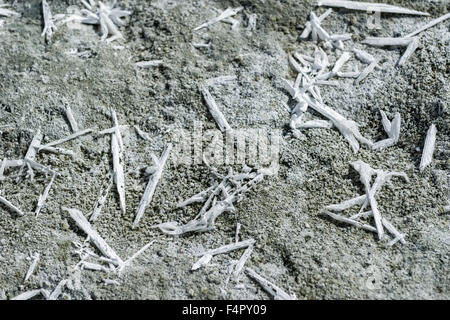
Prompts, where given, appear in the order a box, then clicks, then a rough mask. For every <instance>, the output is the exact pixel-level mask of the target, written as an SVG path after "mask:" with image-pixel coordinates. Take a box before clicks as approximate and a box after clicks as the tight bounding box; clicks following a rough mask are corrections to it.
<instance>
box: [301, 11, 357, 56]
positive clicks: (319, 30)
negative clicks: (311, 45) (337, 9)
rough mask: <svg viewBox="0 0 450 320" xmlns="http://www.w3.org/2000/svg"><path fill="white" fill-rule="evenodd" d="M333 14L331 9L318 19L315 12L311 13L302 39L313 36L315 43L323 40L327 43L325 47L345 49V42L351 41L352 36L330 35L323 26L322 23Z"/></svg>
mask: <svg viewBox="0 0 450 320" xmlns="http://www.w3.org/2000/svg"><path fill="white" fill-rule="evenodd" d="M331 12H332V10H331V9H328V10H327V11H326V12H325V13H324V14H322V15H321V16H319V17H317V16H316V14H315V13H314V12H311V13H310V15H309V21H308V22H307V23H306V25H305V29H304V30H303V33H302V34H301V35H300V38H301V39H307V38H308V37H309V36H311V39H312V40H313V41H317V40H319V39H320V40H322V41H325V46H326V47H328V48H336V49H341V50H343V49H344V43H343V41H345V40H350V39H351V34H348V33H347V34H336V35H330V34H329V33H328V32H327V31H326V30H325V29H324V28H323V27H322V26H321V23H322V22H323V20H325V18H326V17H328V15H329V14H330V13H331Z"/></svg>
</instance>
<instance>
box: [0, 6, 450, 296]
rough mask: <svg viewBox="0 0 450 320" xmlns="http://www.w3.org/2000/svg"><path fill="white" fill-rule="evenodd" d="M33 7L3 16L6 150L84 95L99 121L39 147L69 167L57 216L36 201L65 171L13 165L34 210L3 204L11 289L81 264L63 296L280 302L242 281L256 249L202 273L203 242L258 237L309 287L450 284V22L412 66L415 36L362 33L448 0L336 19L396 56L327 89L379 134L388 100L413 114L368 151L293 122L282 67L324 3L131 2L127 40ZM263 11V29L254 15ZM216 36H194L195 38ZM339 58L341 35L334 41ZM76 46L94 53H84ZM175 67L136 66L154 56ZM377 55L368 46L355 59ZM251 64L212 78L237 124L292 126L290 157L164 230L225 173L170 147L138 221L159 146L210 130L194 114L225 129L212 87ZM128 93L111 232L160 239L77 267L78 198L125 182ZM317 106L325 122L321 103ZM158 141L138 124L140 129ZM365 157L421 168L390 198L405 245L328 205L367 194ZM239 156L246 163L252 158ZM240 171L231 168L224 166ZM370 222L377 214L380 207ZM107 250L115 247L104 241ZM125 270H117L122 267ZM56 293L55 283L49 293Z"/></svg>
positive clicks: (281, 279)
mask: <svg viewBox="0 0 450 320" xmlns="http://www.w3.org/2000/svg"><path fill="white" fill-rule="evenodd" d="M6 2H7V3H9V4H12V7H11V8H13V9H14V10H15V11H17V12H19V13H20V15H19V16H17V17H7V18H0V20H1V21H2V26H1V27H0V159H3V158H5V157H6V158H8V159H20V158H23V157H24V156H25V153H26V152H27V149H28V147H29V145H30V142H31V140H32V138H33V136H34V134H35V132H36V130H37V129H40V130H41V132H42V133H43V135H44V138H43V142H50V141H54V140H57V139H59V138H62V137H65V136H67V135H69V134H71V133H72V131H71V129H70V126H69V123H68V121H67V119H66V117H65V111H64V110H65V108H66V107H67V106H70V107H71V109H72V112H73V114H74V117H75V118H76V120H77V122H78V125H79V127H80V129H86V128H92V129H94V133H93V134H90V135H86V136H83V137H80V138H78V139H76V140H73V141H71V142H68V143H66V144H64V145H61V147H63V148H65V149H68V150H72V151H73V152H74V153H75V155H74V156H73V157H71V156H67V155H60V154H52V153H44V152H41V153H39V154H38V155H37V158H36V161H38V162H39V163H41V164H43V165H46V166H48V167H50V168H52V169H54V170H56V171H58V173H59V174H60V175H58V176H57V177H56V179H55V181H54V184H53V186H52V188H51V190H50V193H49V196H48V199H47V201H46V204H45V206H44V208H43V209H42V211H41V214H40V215H39V216H38V217H35V215H34V214H33V212H34V209H35V207H36V204H37V199H38V197H39V195H40V194H41V193H42V192H43V190H44V188H45V186H46V185H47V183H48V182H49V180H50V176H49V175H46V174H42V173H39V172H38V171H35V177H34V179H33V180H31V179H30V177H27V176H26V175H25V173H26V170H25V171H24V173H23V174H22V175H20V176H18V170H17V169H11V170H7V171H6V173H5V179H4V180H3V181H0V189H1V190H2V196H4V197H5V198H7V199H8V200H9V201H10V202H12V203H14V204H16V205H17V206H18V207H20V208H21V209H22V210H23V211H24V212H25V215H24V216H21V217H19V216H16V215H15V214H14V213H12V212H11V211H10V210H8V209H7V208H6V207H5V206H3V205H0V299H9V298H12V297H14V296H16V295H18V294H20V293H22V292H25V291H27V290H32V289H38V288H44V289H47V290H49V291H52V290H53V289H54V288H55V286H56V285H57V284H58V283H59V282H60V281H61V280H63V279H70V281H69V282H68V283H67V284H66V286H65V287H64V288H63V290H62V295H61V296H60V298H61V299H268V298H270V296H269V295H267V293H266V292H265V291H263V290H262V289H261V288H260V287H259V286H258V285H257V284H256V283H255V282H253V281H252V280H251V279H250V278H248V277H247V275H245V274H241V275H240V277H239V279H238V281H235V280H233V279H232V280H231V281H229V282H227V281H226V280H227V277H228V275H229V270H230V265H231V266H232V263H233V262H235V261H236V260H237V259H239V257H240V255H241V254H242V252H243V250H239V251H235V252H232V253H230V254H225V255H219V256H216V257H214V258H213V260H212V261H211V262H210V264H209V265H207V266H205V267H203V268H200V269H199V270H196V271H191V270H190V269H191V266H192V264H193V263H194V262H195V261H196V259H197V257H195V256H194V253H195V252H198V251H199V250H202V249H210V248H216V247H219V246H221V245H224V244H228V243H230V242H231V241H234V237H235V230H236V225H237V223H240V224H241V232H240V239H248V238H254V239H255V240H256V244H255V248H254V251H253V253H252V255H251V256H250V259H249V260H248V261H247V264H246V266H248V267H251V268H252V269H253V270H255V271H256V272H258V273H259V274H260V275H262V276H263V277H265V278H266V279H268V280H270V281H272V282H273V283H275V284H277V285H278V286H279V287H281V288H283V289H284V290H285V291H286V292H288V293H294V294H295V295H296V296H297V298H298V299H449V298H450V277H449V274H450V269H449V264H450V261H449V252H450V232H449V231H450V230H449V227H450V224H449V215H448V213H445V212H444V209H443V208H444V206H446V205H448V200H449V199H450V194H449V193H450V192H449V182H450V175H449V172H450V171H449V169H450V160H449V147H450V138H449V119H450V118H449V115H450V109H449V89H450V88H449V81H448V75H449V74H448V73H449V66H450V63H449V58H450V23H449V21H450V20H447V21H446V22H444V23H441V24H439V25H437V26H435V27H433V28H431V29H429V30H427V31H425V32H423V33H421V34H420V45H419V48H418V49H417V50H416V51H415V52H414V54H413V55H412V56H411V58H410V59H409V60H408V61H407V63H406V64H405V66H403V67H398V66H396V63H397V61H398V59H399V57H400V56H401V55H402V53H403V50H404V49H403V48H391V49H389V48H388V49H386V48H374V47H369V46H365V45H362V44H361V43H360V42H361V40H363V39H364V38H365V37H367V36H378V37H381V36H385V37H398V36H402V35H405V34H407V33H409V32H412V31H414V30H415V29H417V28H418V27H419V26H421V25H423V24H425V23H426V22H428V21H430V20H431V19H432V18H437V17H439V16H441V15H443V14H445V13H447V12H448V10H449V8H450V5H449V2H448V1H447V0H418V1H413V0H403V1H400V0H389V1H382V2H384V3H390V4H394V5H402V6H405V7H408V8H411V9H415V10H421V11H426V12H429V13H430V15H431V16H430V17H420V16H405V15H394V14H382V15H381V21H380V28H379V29H370V28H369V27H368V23H367V21H368V17H370V15H368V14H366V13H364V12H354V11H349V10H340V9H336V10H334V12H333V13H332V14H331V15H330V16H329V17H328V18H327V19H326V20H325V21H324V22H323V23H322V26H323V27H324V28H325V29H326V30H327V31H328V32H329V33H331V34H334V33H339V34H340V33H352V34H353V36H352V40H350V41H346V42H345V47H346V48H347V49H351V48H354V47H355V48H361V49H364V50H366V51H367V52H369V53H370V54H372V55H374V56H376V57H378V58H380V59H381V62H380V66H381V68H380V69H378V70H375V71H374V72H373V73H371V74H370V75H369V76H368V77H367V78H366V79H365V80H364V81H362V82H361V83H360V84H359V85H355V84H354V83H353V80H352V79H336V80H337V81H338V83H339V84H338V86H322V87H321V93H322V98H323V100H324V102H325V103H326V104H327V105H329V106H331V107H332V108H333V109H335V110H337V111H338V112H340V113H341V114H343V115H345V116H346V117H348V118H350V119H353V120H355V121H356V122H358V123H359V124H360V130H361V132H362V133H363V135H365V136H366V137H369V138H370V139H372V140H374V141H378V140H380V139H384V138H386V134H385V132H384V131H383V127H382V125H381V117H380V113H379V110H384V111H385V112H386V114H387V115H388V118H390V119H391V118H392V117H393V116H394V114H395V113H396V112H399V113H400V114H401V117H402V123H401V133H400V139H399V141H398V143H397V144H396V145H395V146H393V147H390V148H388V149H386V150H383V151H372V150H370V149H369V148H367V147H364V146H363V147H362V148H361V149H360V151H359V152H358V153H357V154H354V153H353V152H352V150H351V148H350V146H349V144H348V143H347V141H346V140H345V139H344V138H343V136H342V135H341V134H340V133H339V132H338V131H337V130H336V129H308V130H302V135H303V136H302V137H301V139H297V138H295V137H293V136H292V134H291V132H290V129H289V126H288V124H289V120H290V114H289V111H287V110H286V109H285V107H284V106H283V103H288V104H289V105H292V101H291V100H290V97H289V94H288V93H287V91H285V89H284V88H283V83H282V79H283V78H286V79H289V80H292V81H293V80H294V79H295V75H296V74H295V73H294V72H293V70H292V69H291V68H290V66H289V62H288V55H289V54H291V53H293V52H294V51H297V52H302V53H305V54H309V55H311V54H312V53H313V51H314V48H315V47H316V45H315V44H314V43H312V42H311V41H299V39H298V37H299V35H300V34H301V32H302V31H303V28H304V24H305V22H306V21H307V18H308V15H309V12H310V11H311V10H315V12H317V13H318V14H321V13H323V12H324V11H325V10H326V8H315V9H314V7H313V6H312V2H311V1H309V0H308V1H305V0H303V1H298V0H285V1H276V0H265V1H264V0H255V1H250V0H248V1H247V0H233V1H203V0H198V1H197V0H195V1H181V0H158V1H144V0H123V1H119V6H120V7H121V8H124V9H127V10H130V11H131V12H132V14H131V15H130V16H129V17H127V18H126V25H124V26H122V27H120V30H121V32H122V34H123V35H124V40H118V41H114V42H112V43H106V42H102V41H100V36H101V33H100V30H99V28H98V27H95V26H91V25H83V26H81V27H75V28H73V27H68V26H62V27H60V28H59V29H58V30H57V31H56V32H55V34H54V35H53V37H52V39H51V41H50V42H48V43H46V42H45V41H44V38H43V37H41V32H42V27H43V24H42V13H41V7H40V1H38V0H29V1H12V0H8V1H6ZM48 3H49V5H50V7H51V9H52V12H53V14H54V15H55V14H57V13H66V12H67V8H68V7H70V6H73V5H76V6H78V7H80V8H81V4H80V2H79V1H76V0H60V1H56V0H53V1H51V0H49V1H48ZM238 6H243V7H244V10H243V11H241V12H240V13H238V14H237V15H236V16H235V18H236V19H238V20H239V21H240V25H239V26H238V27H237V28H236V29H232V28H231V25H230V24H227V23H223V22H221V23H217V24H214V25H212V26H210V27H208V28H205V29H202V30H199V31H197V32H193V31H192V30H193V29H194V28H195V27H196V26H198V25H200V24H202V23H204V22H206V21H208V20H209V19H211V18H213V17H215V16H216V15H217V12H216V11H214V8H216V9H221V10H225V9H226V8H228V7H238ZM249 14H256V15H257V20H256V28H255V29H254V30H252V31H250V30H247V21H248V16H247V15H249ZM193 42H195V43H210V46H209V48H194V47H193V46H192V43H193ZM325 51H326V52H327V54H328V56H329V58H330V62H331V63H334V62H335V61H336V59H337V58H338V57H339V56H340V54H341V53H342V52H341V51H340V50H329V49H326V50H325ZM73 53H83V54H81V55H79V56H77V55H74V54H73ZM155 59H161V60H163V64H162V65H161V66H158V67H153V68H150V69H139V70H137V71H136V69H135V68H134V64H135V63H136V62H139V61H145V60H155ZM347 65H349V66H357V67H358V69H359V70H362V69H363V67H364V65H363V64H361V62H359V61H358V60H356V59H355V58H354V57H352V58H351V59H350V61H349V62H348V63H347ZM222 75H235V76H236V77H237V79H236V80H235V81H233V82H231V83H230V84H227V85H225V86H218V87H216V88H215V89H212V90H211V93H212V94H213V96H214V97H215V98H216V101H217V103H218V105H219V106H220V108H221V110H222V112H223V113H224V115H225V117H226V118H227V119H228V121H229V122H230V125H231V126H232V127H233V128H260V129H265V130H268V131H270V130H281V135H282V137H281V146H280V148H281V149H280V157H279V163H280V170H279V172H278V174H277V175H276V176H273V177H267V178H266V179H264V181H262V182H261V183H259V184H258V185H257V186H256V188H255V189H253V190H251V191H250V192H248V193H247V194H246V195H245V197H244V199H243V200H242V201H241V202H240V203H239V204H237V205H236V212H233V213H225V214H223V215H222V216H220V217H219V218H218V219H217V222H216V229H214V230H212V231H209V232H205V233H200V234H187V235H184V236H179V237H178V236H168V235H164V234H162V233H161V232H160V231H159V230H158V229H155V228H151V227H152V226H154V225H155V224H157V223H161V222H167V221H178V222H183V223H185V222H187V221H189V220H190V219H192V218H193V217H195V215H196V214H197V213H198V210H199V209H200V205H192V206H189V207H186V208H183V209H177V208H176V204H177V203H178V202H179V201H181V200H185V199H187V198H189V197H190V196H192V195H193V194H195V193H196V192H199V191H201V190H203V189H205V188H207V187H208V186H209V185H210V182H211V174H210V170H209V169H208V168H207V167H206V166H204V165H191V166H184V165H175V164H174V163H173V162H171V160H170V159H169V161H168V164H167V166H166V168H165V170H164V172H163V177H162V179H161V181H160V183H159V184H158V187H157V189H156V192H155V195H154V197H153V200H152V202H151V204H150V206H149V207H148V209H147V210H146V213H145V215H144V217H143V218H142V220H141V222H140V224H139V227H138V228H137V229H135V230H132V229H131V225H132V222H133V220H134V217H135V212H136V207H137V205H138V203H139V201H140V198H141V196H142V193H143V191H144V188H145V185H146V183H147V180H148V177H146V176H145V175H144V174H143V172H142V168H144V167H145V166H147V165H150V164H151V156H150V153H151V152H155V153H156V154H157V155H159V154H161V152H162V150H163V148H164V146H165V145H166V144H167V143H169V142H173V143H176V142H177V141H173V136H172V135H171V132H173V131H174V130H177V129H186V130H192V127H193V123H194V121H196V120H197V121H202V122H203V124H204V129H205V130H206V129H216V128H217V126H216V123H215V121H214V119H213V118H212V117H211V115H210V114H209V112H208V109H207V106H206V104H205V101H204V100H203V98H202V94H201V92H200V90H199V86H200V85H201V84H202V83H203V82H204V81H205V80H207V79H209V78H213V77H217V76H222ZM110 107H113V108H114V109H115V110H116V112H117V117H118V120H119V123H120V124H121V125H128V126H129V127H128V128H126V129H123V130H122V135H123V140H124V141H123V142H124V146H125V159H124V165H125V169H124V170H125V177H126V180H125V181H126V204H127V212H126V214H121V212H120V207H119V197H118V195H117V192H115V191H114V190H113V191H111V192H110V194H109V196H108V198H107V201H106V203H105V206H104V208H103V210H102V213H101V215H100V217H99V219H98V220H97V221H96V222H95V223H93V225H94V227H95V228H96V229H97V231H98V233H99V234H100V235H102V236H103V238H104V239H105V240H106V241H107V242H108V244H109V245H110V246H111V247H113V248H114V249H115V250H116V252H117V253H118V254H119V256H121V257H122V258H123V259H125V258H126V257H128V256H130V255H132V254H133V253H134V252H136V251H137V250H138V249H139V248H141V247H142V246H144V245H145V244H146V243H148V242H150V241H152V240H154V239H156V240H157V241H156V242H155V243H154V244H152V245H151V246H150V247H149V249H148V250H147V251H146V252H145V253H143V254H142V255H141V256H140V257H138V258H137V259H136V260H135V261H134V262H133V263H132V264H131V265H130V266H129V267H127V268H126V269H125V270H124V271H123V272H122V274H121V275H118V274H116V273H106V272H102V271H89V270H83V271H80V270H79V269H77V268H75V266H76V265H77V263H78V262H79V257H78V256H77V255H75V254H74V250H75V249H76V248H75V246H74V244H73V242H74V241H75V242H83V241H84V240H85V238H86V235H85V234H84V233H83V232H82V231H81V230H80V229H79V228H78V227H77V226H76V225H75V224H74V222H73V221H72V220H71V218H70V217H69V215H68V214H67V212H64V211H62V210H61V206H65V207H70V208H77V209H79V210H81V211H82V212H83V213H84V214H87V213H89V212H90V211H91V210H92V208H93V206H94V203H95V201H96V199H97V197H98V194H99V190H100V189H101V188H104V187H106V186H107V185H108V183H109V181H110V177H109V176H108V174H109V173H110V171H111V169H112V159H111V151H110V135H98V134H97V133H96V132H97V131H98V130H102V129H106V128H109V127H111V126H112V125H111V119H110V113H109V108H110ZM307 117H309V118H310V119H313V118H314V119H321V117H320V116H319V115H317V114H315V113H309V114H308V116H307ZM431 124H435V125H436V127H437V132H438V133H437V141H436V149H435V152H434V159H433V161H432V163H431V165H430V166H429V167H427V168H426V170H425V171H424V172H422V173H421V172H419V163H420V157H421V153H422V148H423V144H424V139H425V135H426V132H427V130H428V128H429V126H430V125H431ZM134 125H137V126H139V127H140V128H141V129H142V130H143V131H145V132H147V133H148V134H149V136H150V138H151V141H145V140H143V139H141V138H139V137H138V136H137V135H136V132H135V131H134V129H133V126H134ZM355 160H363V161H365V162H367V163H368V164H370V165H371V166H372V167H373V168H381V169H385V170H395V171H404V172H406V174H407V175H408V177H409V179H410V182H409V183H406V182H404V181H403V180H401V179H393V180H392V182H391V184H389V185H388V186H387V187H384V188H383V189H382V190H381V191H380V193H379V194H378V195H377V200H378V203H379V207H380V212H381V214H382V215H383V216H385V217H386V218H387V219H389V220H390V221H391V222H392V224H394V225H395V226H396V227H397V229H398V230H400V231H401V232H402V233H405V234H406V238H405V240H406V244H404V245H403V244H400V243H397V244H395V245H394V246H392V247H390V246H388V245H387V241H379V240H378V239H377V236H376V234H374V233H370V232H367V231H365V230H361V229H358V228H355V227H352V226H348V225H344V224H342V223H337V222H335V221H333V220H331V219H329V218H327V217H324V216H323V215H321V214H320V211H321V209H322V208H323V207H324V206H326V205H328V204H332V203H339V202H341V201H343V200H346V199H349V198H350V197H353V196H357V195H360V194H363V192H364V189H363V186H362V185H361V183H360V182H359V176H358V174H357V172H356V171H355V170H354V169H353V168H352V167H351V166H350V163H351V162H352V161H355ZM235 169H237V170H240V166H238V165H236V166H235ZM218 170H219V171H220V172H223V173H225V172H226V171H227V166H221V167H219V168H218ZM368 223H371V224H373V223H372V222H371V221H369V222H368ZM90 248H91V250H92V251H94V252H96V253H98V251H96V249H95V247H93V246H90ZM33 253H39V254H40V260H39V263H38V265H37V267H36V270H35V271H34V273H33V275H32V276H31V277H30V278H29V279H28V280H27V281H26V282H24V276H25V274H26V272H27V270H28V267H29V266H30V264H31V260H32V259H30V256H31V255H32V254H33ZM105 279H111V280H116V281H117V282H118V284H110V285H106V284H105V282H104V280H105ZM38 298H41V297H38Z"/></svg>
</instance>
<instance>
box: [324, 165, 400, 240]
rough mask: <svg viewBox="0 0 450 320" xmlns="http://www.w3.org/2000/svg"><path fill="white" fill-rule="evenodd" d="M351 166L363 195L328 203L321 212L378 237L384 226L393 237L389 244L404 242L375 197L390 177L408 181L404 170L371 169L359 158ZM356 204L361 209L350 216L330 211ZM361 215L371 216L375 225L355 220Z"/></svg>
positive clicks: (380, 237)
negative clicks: (380, 210) (358, 180)
mask: <svg viewBox="0 0 450 320" xmlns="http://www.w3.org/2000/svg"><path fill="white" fill-rule="evenodd" d="M352 166H353V168H354V169H355V170H356V171H358V172H359V175H360V181H361V183H362V184H363V185H364V188H365V195H362V196H358V197H355V198H352V199H350V200H347V201H344V202H342V203H340V204H333V205H328V206H326V207H325V208H324V210H323V211H322V212H323V213H324V214H326V215H328V216H329V217H331V218H333V219H334V220H337V221H340V222H344V223H347V224H351V225H354V226H356V227H359V228H362V229H365V230H368V231H371V232H375V233H377V234H378V238H379V239H382V238H383V236H384V228H386V229H387V230H388V231H389V232H390V233H391V234H392V235H393V236H394V239H393V240H391V241H390V242H389V243H388V245H389V246H392V245H393V244H395V243H396V242H397V241H400V242H401V243H405V240H404V237H405V235H404V234H401V233H400V232H398V231H397V229H396V228H395V227H394V226H393V225H392V224H391V223H390V222H389V221H388V220H387V219H386V218H384V217H382V216H381V214H380V212H379V210H378V203H377V201H376V199H375V195H376V193H377V192H378V191H379V190H380V189H381V187H382V186H383V185H384V184H385V183H387V182H388V181H389V180H390V179H391V178H392V177H402V178H403V179H405V180H406V181H409V180H408V177H407V176H406V174H405V173H404V172H386V171H383V170H380V169H373V168H372V167H370V166H369V165H368V164H367V163H365V162H363V161H361V160H358V161H355V162H353V163H352ZM373 176H375V180H374V182H373V183H371V181H372V177H373ZM356 205H358V206H361V209H360V211H359V212H358V213H357V214H354V215H353V216H351V217H350V218H347V217H344V216H341V215H338V214H336V213H333V212H330V211H335V212H340V211H344V210H347V209H349V208H351V207H353V206H356ZM368 205H370V209H371V210H369V211H364V210H365V209H366V207H367V206H368ZM362 217H373V218H374V221H375V227H373V226H371V225H367V224H364V223H362V222H360V221H358V220H357V219H359V218H362Z"/></svg>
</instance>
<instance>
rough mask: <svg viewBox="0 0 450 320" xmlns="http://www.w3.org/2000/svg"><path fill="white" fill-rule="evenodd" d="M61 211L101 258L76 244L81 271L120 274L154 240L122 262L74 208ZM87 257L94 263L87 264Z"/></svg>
mask: <svg viewBox="0 0 450 320" xmlns="http://www.w3.org/2000/svg"><path fill="white" fill-rule="evenodd" d="M61 209H62V210H63V211H66V212H68V214H69V216H70V217H71V218H72V219H73V220H74V221H75V223H76V225H77V226H78V227H79V228H80V229H81V230H83V231H84V232H85V233H86V234H87V236H88V238H87V240H86V242H88V241H89V242H91V243H92V244H93V245H94V246H95V247H96V248H97V249H98V250H99V251H100V252H101V254H102V255H103V256H98V255H97V254H95V253H93V252H92V251H90V250H89V249H87V248H86V243H85V244H77V243H75V246H76V247H77V251H75V253H76V254H77V255H78V256H79V257H80V262H79V264H78V265H77V266H78V267H80V268H81V269H88V270H93V271H105V272H119V273H120V272H121V271H122V270H123V269H124V268H125V267H127V266H129V265H130V264H131V262H132V261H133V260H135V259H136V258H137V257H138V256H140V255H141V254H142V253H143V252H144V251H145V250H147V249H148V248H149V247H150V245H152V244H153V243H154V242H155V240H153V241H151V242H149V243H148V244H146V245H145V246H143V247H142V248H141V249H139V250H138V251H137V252H136V253H134V254H133V255H132V256H131V257H129V258H128V259H126V260H125V261H123V260H122V259H121V258H120V257H119V255H118V254H117V253H116V252H115V251H114V250H113V249H112V248H111V246H109V245H108V243H107V242H106V241H105V240H104V239H103V238H102V237H101V236H100V234H99V233H98V232H97V231H96V230H95V228H94V227H93V226H92V225H91V224H90V222H89V221H88V220H87V219H86V217H85V216H84V215H83V213H82V212H81V211H80V210H78V209H74V208H67V207H62V208H61ZM88 257H92V258H95V259H96V260H97V261H96V262H89V261H87V260H86V259H87V258H88ZM100 263H107V264H108V265H109V267H105V266H104V265H102V264H100Z"/></svg>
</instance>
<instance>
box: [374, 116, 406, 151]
mask: <svg viewBox="0 0 450 320" xmlns="http://www.w3.org/2000/svg"><path fill="white" fill-rule="evenodd" d="M380 113H381V123H382V124H383V128H384V131H385V132H386V133H387V135H388V138H387V139H384V140H381V141H377V142H375V143H374V144H373V146H372V149H373V150H377V149H384V148H388V147H391V146H393V145H394V144H396V143H397V142H398V139H399V137H400V122H401V116H400V113H398V112H397V113H396V114H395V116H394V119H393V120H392V121H389V119H388V118H387V116H386V114H385V113H384V111H383V110H380Z"/></svg>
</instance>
